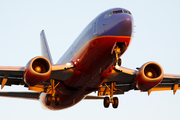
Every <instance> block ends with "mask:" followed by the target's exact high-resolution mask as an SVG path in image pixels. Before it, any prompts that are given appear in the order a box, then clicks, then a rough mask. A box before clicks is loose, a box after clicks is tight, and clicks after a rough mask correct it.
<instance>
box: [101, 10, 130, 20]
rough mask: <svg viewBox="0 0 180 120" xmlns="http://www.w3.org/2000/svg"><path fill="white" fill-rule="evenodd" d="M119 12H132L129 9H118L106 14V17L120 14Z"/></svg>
mask: <svg viewBox="0 0 180 120" xmlns="http://www.w3.org/2000/svg"><path fill="white" fill-rule="evenodd" d="M119 13H127V14H131V13H130V12H129V11H126V10H117V11H111V12H108V13H107V14H105V16H104V17H105V18H108V17H110V16H111V15H112V14H119Z"/></svg>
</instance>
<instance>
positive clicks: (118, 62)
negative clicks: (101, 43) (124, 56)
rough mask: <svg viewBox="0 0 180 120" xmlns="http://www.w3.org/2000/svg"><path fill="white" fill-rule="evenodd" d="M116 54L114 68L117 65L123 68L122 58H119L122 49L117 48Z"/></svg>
mask: <svg viewBox="0 0 180 120" xmlns="http://www.w3.org/2000/svg"><path fill="white" fill-rule="evenodd" d="M114 52H115V54H116V59H115V62H114V66H116V65H119V66H121V58H119V54H120V53H121V49H120V48H119V47H118V46H116V48H115V49H114Z"/></svg>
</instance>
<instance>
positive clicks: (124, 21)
mask: <svg viewBox="0 0 180 120" xmlns="http://www.w3.org/2000/svg"><path fill="white" fill-rule="evenodd" d="M115 26H116V27H115V28H116V30H117V31H116V32H115V33H116V34H117V35H118V36H131V35H132V31H133V19H132V16H131V15H128V14H127V15H123V16H122V17H120V18H119V20H118V23H117V25H115Z"/></svg>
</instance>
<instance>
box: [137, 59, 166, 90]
mask: <svg viewBox="0 0 180 120" xmlns="http://www.w3.org/2000/svg"><path fill="white" fill-rule="evenodd" d="M162 79H163V69H162V67H161V66H160V65H159V64H158V63H155V62H147V63H145V64H144V65H143V66H142V67H141V68H140V69H139V72H138V73H137V76H136V87H137V88H138V89H139V90H142V91H148V90H150V89H151V88H153V87H155V86H157V85H158V84H159V83H160V82H161V81H162Z"/></svg>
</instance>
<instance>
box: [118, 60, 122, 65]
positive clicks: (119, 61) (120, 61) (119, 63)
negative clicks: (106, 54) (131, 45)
mask: <svg viewBox="0 0 180 120" xmlns="http://www.w3.org/2000/svg"><path fill="white" fill-rule="evenodd" d="M121 63H122V60H121V58H119V60H118V65H119V66H121Z"/></svg>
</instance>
